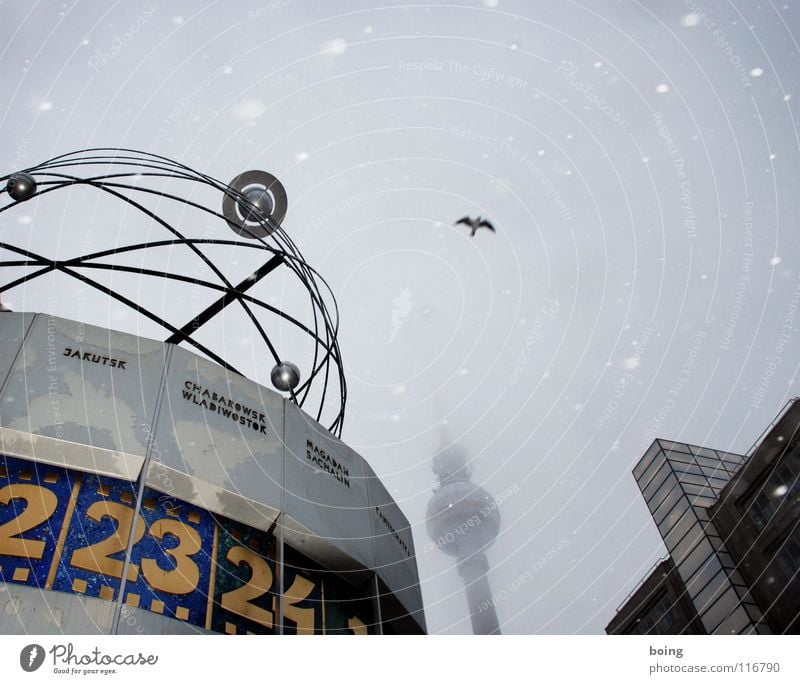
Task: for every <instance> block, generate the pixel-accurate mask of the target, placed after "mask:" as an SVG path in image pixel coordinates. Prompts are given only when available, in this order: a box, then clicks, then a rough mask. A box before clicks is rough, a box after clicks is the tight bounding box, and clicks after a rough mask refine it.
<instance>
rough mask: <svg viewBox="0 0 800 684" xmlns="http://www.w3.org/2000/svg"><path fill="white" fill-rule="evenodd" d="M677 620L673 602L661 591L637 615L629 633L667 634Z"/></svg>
mask: <svg viewBox="0 0 800 684" xmlns="http://www.w3.org/2000/svg"><path fill="white" fill-rule="evenodd" d="M677 622H678V611H677V609H676V608H675V603H673V601H672V599H671V598H670V597H669V596H668V595H667V594H666V593H663V594H662V595H661V596H660V598H659V599H658V600H657V601H656V602H655V603H653V604H652V605H651V606H650V607H649V608H647V609H646V610H645V611H644V612H643V613H641V614H640V615H639V617H638V618H637V619H636V622H635V623H634V624H633V625H632V627H631V628H630V630H629V632H628V633H629V634H667V633H669V631H670V629H671V628H672V627H673V626H674V625H675V624H677Z"/></svg>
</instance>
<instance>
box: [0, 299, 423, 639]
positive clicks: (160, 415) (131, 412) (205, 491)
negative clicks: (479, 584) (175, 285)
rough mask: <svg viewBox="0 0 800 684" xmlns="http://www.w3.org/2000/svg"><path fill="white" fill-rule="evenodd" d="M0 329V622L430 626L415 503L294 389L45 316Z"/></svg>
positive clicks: (360, 630)
mask: <svg viewBox="0 0 800 684" xmlns="http://www.w3.org/2000/svg"><path fill="white" fill-rule="evenodd" d="M0 340H1V341H2V344H0V383H2V384H1V385H0V633H40V634H41V633H68V634H81V633H119V634H136V633H150V634H153V633H197V632H221V633H228V634H244V633H283V634H295V633H315V634H323V633H325V634H330V633H340V634H367V633H410V634H419V633H424V631H425V620H424V615H423V609H422V597H421V592H420V586H419V578H418V574H417V565H416V557H415V553H414V543H413V539H412V535H411V529H410V525H409V523H408V520H407V519H406V517H405V516H404V515H403V513H402V512H401V510H400V509H399V507H398V506H397V504H396V503H395V502H394V501H393V499H392V497H391V496H390V494H389V493H388V492H387V490H386V488H385V487H384V486H383V485H382V484H381V482H380V480H379V478H378V477H377V476H376V475H375V473H374V472H373V471H372V469H371V468H370V466H369V465H368V464H367V463H366V461H364V459H363V458H361V456H359V455H358V454H357V453H356V452H355V451H353V450H352V449H350V448H349V447H347V446H346V445H345V444H343V443H342V442H341V441H340V440H338V439H337V438H336V437H334V436H333V435H332V434H331V433H330V432H329V431H328V430H326V429H324V428H323V427H322V426H320V425H319V424H318V423H317V422H316V421H314V420H313V419H311V418H310V417H309V416H307V415H306V414H305V413H303V412H302V411H301V410H300V409H299V408H298V407H297V406H296V405H295V404H294V403H293V402H291V401H289V400H288V399H286V398H284V397H283V396H282V395H280V394H278V393H276V392H274V391H272V390H270V389H268V388H266V387H263V386H261V385H258V384H256V383H254V382H252V381H250V380H248V379H246V378H244V377H242V376H240V375H236V374H234V373H231V372H229V371H226V370H225V369H224V368H222V367H220V366H219V365H217V364H215V363H212V362H211V361H208V360H207V359H204V358H202V357H200V356H198V355H197V354H194V353H192V352H189V351H187V350H185V349H182V348H180V347H178V346H176V345H173V344H169V343H164V342H158V341H154V340H149V339H144V338H141V337H136V336H134V335H129V334H123V333H119V332H115V331H111V330H107V329H104V328H99V327H95V326H89V325H84V324H83V323H79V322H75V321H70V320H65V319H62V318H57V317H55V316H49V315H46V314H28V313H2V314H0Z"/></svg>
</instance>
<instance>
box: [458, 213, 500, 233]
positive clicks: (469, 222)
mask: <svg viewBox="0 0 800 684" xmlns="http://www.w3.org/2000/svg"><path fill="white" fill-rule="evenodd" d="M459 223H463V224H464V225H465V226H469V227H470V228H471V229H472V230H470V233H469V236H470V237H475V233H477V232H478V228H480V227H481V226H485V227H486V228H488V229H489V230H491V231H492V232H493V233H495V232H497V231H495V229H494V226H493V225H492V224H491V223H489V221H487V220H486V219H484V218H481V217H480V216H478V217H477V218H470V217H469V216H465V217H464V218H462V219H459V220H458V221H456V222H455V223H454V224H453V225H454V226H457V225H458V224H459Z"/></svg>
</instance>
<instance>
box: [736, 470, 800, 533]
mask: <svg viewBox="0 0 800 684" xmlns="http://www.w3.org/2000/svg"><path fill="white" fill-rule="evenodd" d="M798 494H800V477H798V474H797V473H795V472H794V471H793V469H792V468H790V467H789V466H788V465H787V462H786V461H783V462H781V463H778V464H777V465H776V466H775V467H774V468H773V469H772V470H771V471H770V473H769V475H767V478H766V479H765V480H764V481H763V482H762V483H761V484H760V485H759V486H758V487H756V488H754V490H753V492H752V493H751V494H750V495H749V496H747V497H746V498H745V500H744V504H743V508H744V509H745V511H747V512H748V513H749V514H750V517H751V519H752V520H753V522H754V523H755V525H756V527H757V528H758V529H759V530H761V529H763V528H764V527H766V526H767V525H768V524H769V522H770V520H771V519H772V517H773V516H774V515H775V513H776V512H777V510H778V508H779V507H780V505H781V504H782V503H783V502H784V501H786V502H787V503H786V506H789V505H791V503H792V501H793V499H794V498H795V497H796V496H797V495H798Z"/></svg>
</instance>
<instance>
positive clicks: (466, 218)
mask: <svg viewBox="0 0 800 684" xmlns="http://www.w3.org/2000/svg"><path fill="white" fill-rule="evenodd" d="M459 223H463V224H464V225H467V226H471V225H472V221H471V220H470V218H469V216H465V217H464V218H462V219H458V221H456V222H455V223H454V224H453V225H454V226H457V225H458V224H459Z"/></svg>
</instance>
